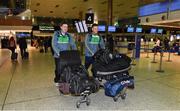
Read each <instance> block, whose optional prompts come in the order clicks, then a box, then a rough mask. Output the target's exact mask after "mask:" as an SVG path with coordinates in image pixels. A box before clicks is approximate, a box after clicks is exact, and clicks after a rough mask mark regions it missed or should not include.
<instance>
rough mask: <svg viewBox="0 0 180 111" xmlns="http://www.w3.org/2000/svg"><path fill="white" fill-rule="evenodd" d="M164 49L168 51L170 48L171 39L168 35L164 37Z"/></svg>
mask: <svg viewBox="0 0 180 111" xmlns="http://www.w3.org/2000/svg"><path fill="white" fill-rule="evenodd" d="M164 49H165V50H166V51H168V50H170V46H169V39H168V38H167V37H166V38H165V39H164Z"/></svg>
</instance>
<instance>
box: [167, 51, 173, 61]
mask: <svg viewBox="0 0 180 111" xmlns="http://www.w3.org/2000/svg"><path fill="white" fill-rule="evenodd" d="M167 62H172V60H171V52H170V51H169V52H168V60H167Z"/></svg>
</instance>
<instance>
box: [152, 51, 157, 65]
mask: <svg viewBox="0 0 180 111" xmlns="http://www.w3.org/2000/svg"><path fill="white" fill-rule="evenodd" d="M151 63H157V62H156V54H155V53H154V56H153V61H151Z"/></svg>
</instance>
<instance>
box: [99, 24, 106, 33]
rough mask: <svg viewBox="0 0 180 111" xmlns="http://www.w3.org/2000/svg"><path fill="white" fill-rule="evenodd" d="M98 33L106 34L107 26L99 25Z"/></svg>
mask: <svg viewBox="0 0 180 111" xmlns="http://www.w3.org/2000/svg"><path fill="white" fill-rule="evenodd" d="M98 31H99V32H105V31H106V26H105V25H99V26H98Z"/></svg>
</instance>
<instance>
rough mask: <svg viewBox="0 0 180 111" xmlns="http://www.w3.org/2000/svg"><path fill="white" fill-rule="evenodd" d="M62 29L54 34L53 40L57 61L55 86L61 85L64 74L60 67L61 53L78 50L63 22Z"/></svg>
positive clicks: (66, 25)
mask: <svg viewBox="0 0 180 111" xmlns="http://www.w3.org/2000/svg"><path fill="white" fill-rule="evenodd" d="M60 29H61V30H58V31H55V32H54V36H53V38H52V48H53V50H54V59H55V78H54V82H55V85H56V86H58V85H59V80H60V74H61V73H62V69H61V65H60V59H61V58H60V52H61V51H65V50H71V49H72V50H76V49H77V48H76V45H75V42H74V40H73V38H72V36H71V35H70V34H69V33H68V24H67V23H65V22H62V23H61V24H60Z"/></svg>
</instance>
